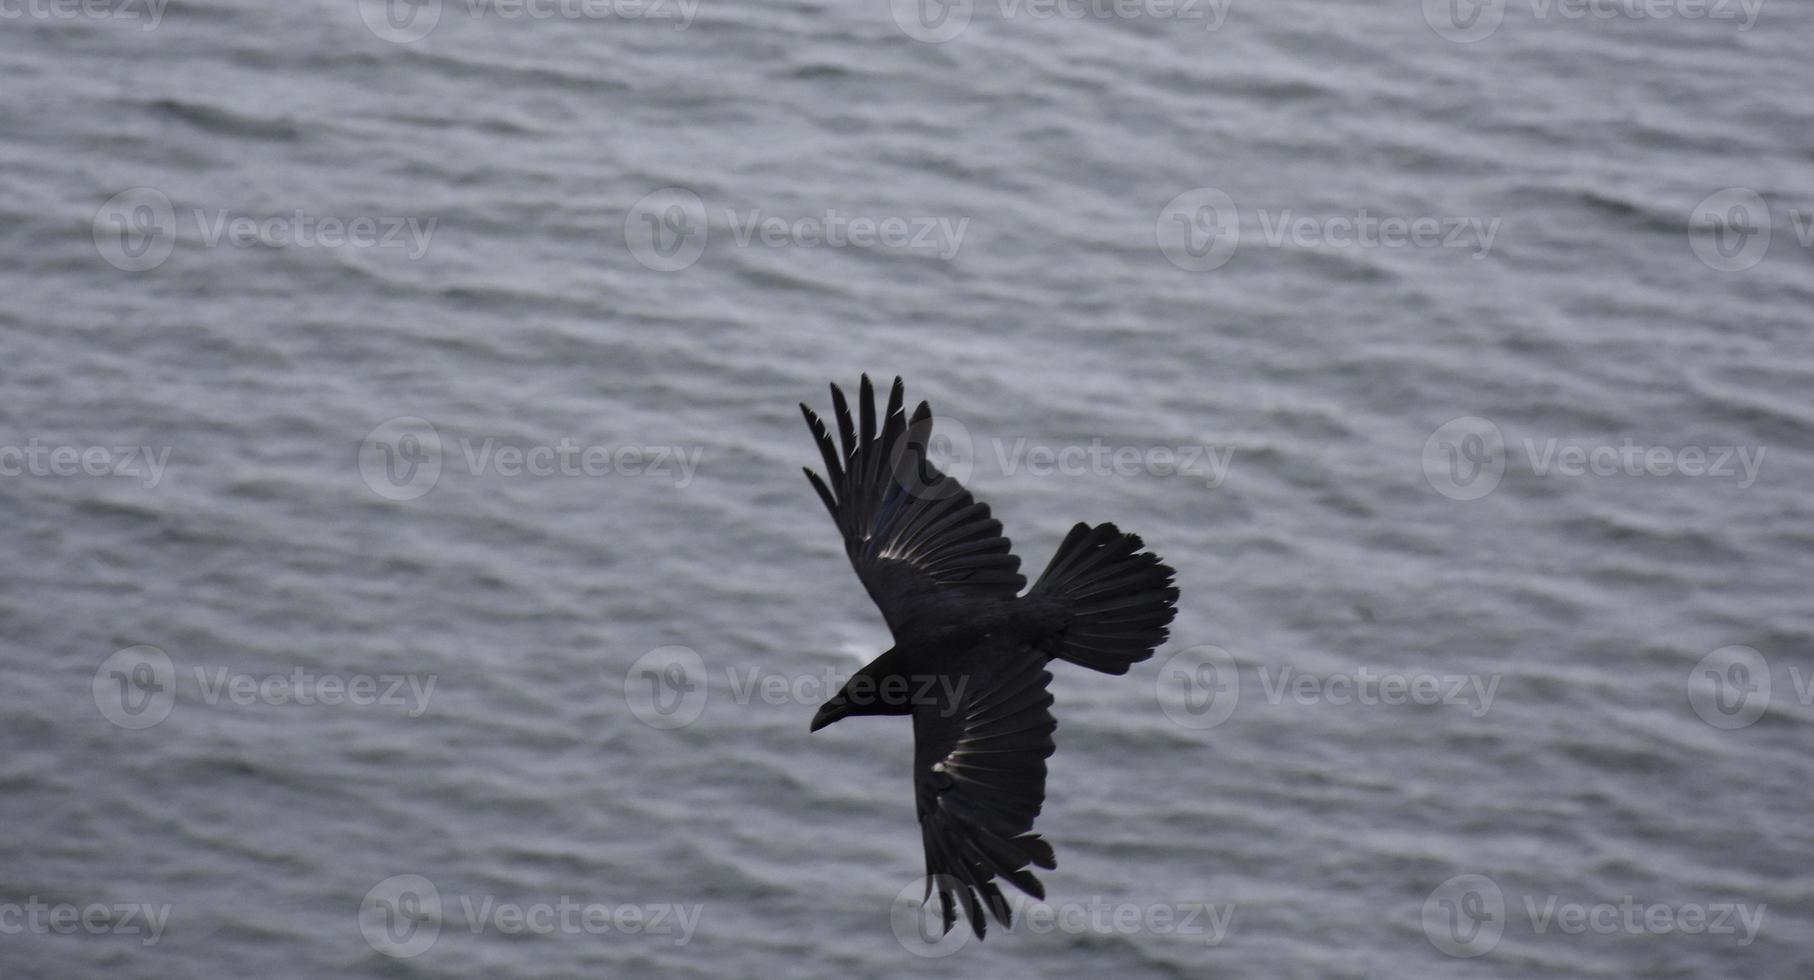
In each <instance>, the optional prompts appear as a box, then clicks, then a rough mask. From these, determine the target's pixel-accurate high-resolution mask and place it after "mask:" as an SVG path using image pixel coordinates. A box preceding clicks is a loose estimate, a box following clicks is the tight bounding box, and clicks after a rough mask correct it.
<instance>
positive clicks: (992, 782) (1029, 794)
mask: <svg viewBox="0 0 1814 980" xmlns="http://www.w3.org/2000/svg"><path fill="white" fill-rule="evenodd" d="M831 395H832V405H833V408H834V410H835V420H836V423H837V426H838V436H839V443H841V448H840V445H839V444H834V443H833V442H832V439H831V435H830V433H829V432H828V431H827V430H826V428H825V425H824V424H823V423H822V422H820V421H819V417H818V416H817V415H815V414H814V413H813V411H812V409H810V408H808V407H807V406H805V405H801V406H800V408H801V411H802V412H804V413H805V415H806V421H807V425H808V426H809V427H810V428H811V429H812V432H813V436H814V439H815V440H816V441H817V442H818V445H819V451H820V454H821V456H822V457H823V459H824V462H825V468H826V471H827V477H828V479H821V478H820V477H819V476H818V474H816V473H814V472H813V471H812V470H810V469H808V470H807V471H806V475H807V477H808V479H810V480H811V481H812V484H813V488H814V489H815V490H816V491H818V494H819V497H820V499H821V500H823V501H824V503H825V506H826V509H828V510H829V511H831V515H832V518H833V520H835V521H836V522H837V524H838V529H839V531H840V532H841V533H842V534H843V536H844V543H845V551H846V553H847V554H848V555H849V557H850V561H851V565H852V566H853V567H854V568H855V569H856V572H857V577H858V578H859V579H861V580H862V582H863V585H864V588H866V589H867V590H868V591H869V594H870V597H871V598H873V599H874V600H875V602H876V605H877V606H878V607H879V608H880V609H881V611H882V617H883V619H885V620H886V621H887V623H888V628H889V630H890V631H891V632H892V633H893V634H894V639H895V643H894V646H893V647H892V648H890V649H889V650H888V651H886V652H884V653H883V654H882V655H881V656H879V657H877V658H876V659H875V660H874V661H872V662H871V663H869V664H868V665H867V666H865V667H864V668H863V669H862V670H860V671H858V672H857V673H856V675H855V676H853V677H852V678H851V680H850V681H849V683H847V684H845V686H844V688H843V689H842V690H840V691H839V692H838V694H837V695H836V696H834V697H833V698H831V699H830V700H829V701H827V702H826V703H825V704H824V705H823V706H821V707H820V708H819V711H818V713H817V714H816V715H815V716H814V717H813V721H812V730H813V731H818V730H819V729H821V728H824V727H825V726H826V725H829V724H831V723H833V722H835V721H838V720H839V719H842V718H846V717H851V716H858V715H912V716H913V742H914V764H913V773H914V780H913V781H914V800H915V805H916V812H917V813H918V816H919V820H920V829H921V839H922V842H923V843H924V845H925V850H926V873H927V875H928V876H929V880H928V884H927V890H928V894H930V892H931V891H932V890H933V889H935V888H936V890H937V891H938V895H939V901H940V906H941V909H942V912H943V917H944V924H945V928H946V929H947V930H948V929H950V928H951V926H952V925H953V924H954V922H955V919H956V911H955V902H954V899H955V900H957V901H961V902H962V903H963V905H964V909H965V912H966V913H967V915H968V916H969V918H970V924H971V928H972V929H973V930H974V931H975V932H976V935H977V936H978V937H981V936H982V935H983V933H984V926H985V921H986V920H985V914H984V906H985V905H986V906H987V908H988V911H989V912H991V913H993V914H994V916H995V918H996V919H997V920H998V921H1000V922H1002V923H1003V924H1004V925H1005V924H1008V923H1009V922H1010V921H1011V915H1010V911H1009V908H1008V904H1007V901H1006V899H1004V898H1003V896H1002V893H1001V889H1000V888H999V887H998V886H997V885H996V884H995V879H998V878H999V879H1002V880H1006V881H1008V882H1010V883H1012V884H1013V885H1014V886H1015V887H1017V888H1020V889H1021V890H1023V891H1025V892H1027V893H1028V894H1030V895H1033V896H1034V897H1036V898H1043V897H1044V896H1045V891H1044V888H1043V886H1042V885H1041V884H1040V882H1039V879H1038V878H1036V877H1034V875H1033V873H1032V872H1031V871H1029V870H1028V866H1029V865H1033V866H1038V867H1041V868H1048V869H1050V868H1052V867H1054V866H1055V860H1054V856H1053V854H1052V848H1051V845H1049V844H1047V843H1046V841H1045V840H1044V839H1043V838H1041V837H1040V836H1039V835H1038V834H1035V833H1033V832H1032V829H1033V821H1034V818H1036V817H1037V816H1038V815H1039V811H1040V807H1041V806H1042V805H1043V803H1044V801H1045V776H1046V767H1045V760H1046V758H1047V757H1048V756H1050V755H1051V754H1052V750H1053V741H1052V733H1053V731H1054V729H1056V727H1057V722H1056V721H1054V720H1053V718H1052V713H1051V705H1052V696H1051V694H1050V693H1048V692H1047V690H1046V684H1047V682H1048V681H1050V680H1051V677H1052V675H1051V674H1050V673H1049V672H1047V670H1046V665H1047V664H1048V663H1049V662H1050V661H1052V660H1055V659H1056V660H1065V661H1068V662H1071V663H1075V664H1078V665H1081V666H1084V667H1089V668H1091V669H1093V670H1099V671H1102V672H1104V673H1109V674H1123V673H1126V672H1127V670H1128V668H1129V667H1130V666H1131V665H1133V664H1135V663H1138V662H1139V661H1141V660H1145V659H1146V658H1148V657H1150V656H1152V653H1153V649H1154V648H1155V647H1157V646H1158V645H1159V644H1160V643H1162V642H1164V640H1165V637H1166V632H1167V631H1166V627H1167V625H1168V624H1169V623H1170V622H1171V619H1172V615H1173V611H1174V610H1173V607H1172V604H1173V602H1174V601H1175V600H1176V599H1177V596H1178V590H1177V589H1176V588H1173V587H1172V584H1171V576H1172V571H1171V569H1170V568H1167V567H1166V566H1165V565H1164V564H1162V563H1161V562H1160V561H1159V559H1158V557H1157V556H1155V555H1153V554H1151V553H1147V552H1143V551H1141V550H1140V549H1141V547H1142V545H1141V542H1140V539H1139V538H1138V537H1136V536H1134V535H1131V534H1123V533H1121V532H1120V531H1119V530H1118V529H1116V527H1115V526H1114V525H1112V524H1103V525H1098V526H1096V527H1091V526H1089V525H1087V524H1078V525H1076V526H1075V527H1073V528H1071V532H1070V534H1069V535H1068V536H1067V537H1066V538H1065V540H1064V543H1063V544H1061V545H1059V547H1058V551H1057V553H1056V554H1055V555H1053V557H1052V561H1051V564H1050V565H1048V566H1047V568H1046V570H1045V572H1044V574H1042V575H1041V576H1040V579H1039V581H1038V582H1035V583H1034V585H1033V588H1032V589H1030V590H1028V591H1027V592H1026V594H1024V595H1022V594H1021V590H1022V589H1023V588H1024V587H1025V586H1026V578H1025V577H1024V576H1022V575H1021V573H1020V559H1019V558H1016V557H1015V556H1014V554H1013V552H1012V550H1011V546H1010V544H1009V542H1008V539H1007V538H1006V537H1003V536H1002V533H1001V522H1000V521H997V520H995V519H994V518H992V517H990V516H989V507H988V505H987V504H982V503H978V502H976V500H975V499H974V498H973V497H972V496H971V495H970V493H969V491H967V490H965V489H964V488H963V487H962V486H961V485H959V484H958V482H957V481H956V480H954V479H952V478H950V477H948V476H946V475H944V474H943V473H940V472H938V470H937V469H936V468H934V467H933V466H932V465H931V463H930V462H929V461H928V460H927V459H926V446H927V444H928V441H929V439H930V437H931V432H932V413H931V410H930V409H929V408H927V406H926V404H925V403H924V402H921V403H920V405H919V407H918V408H917V409H916V410H915V411H914V414H913V418H912V420H911V421H909V420H908V419H907V417H906V415H905V414H904V413H903V411H902V408H903V397H904V392H903V389H902V386H901V382H900V380H899V379H896V380H895V383H894V386H893V388H892V389H891V390H890V392H889V399H888V407H887V410H886V411H885V412H884V413H883V414H882V417H881V418H880V419H879V420H878V419H877V417H876V413H875V395H874V392H873V390H872V389H871V387H870V384H869V379H868V378H867V377H865V378H864V379H863V383H862V392H861V397H860V399H859V406H858V407H859V412H860V416H859V418H860V426H859V420H858V419H857V418H853V417H852V416H851V413H850V410H849V407H848V406H847V405H846V403H845V400H844V394H843V392H841V391H839V390H838V388H837V386H836V385H833V386H832V389H831ZM878 422H879V423H880V425H879V427H878Z"/></svg>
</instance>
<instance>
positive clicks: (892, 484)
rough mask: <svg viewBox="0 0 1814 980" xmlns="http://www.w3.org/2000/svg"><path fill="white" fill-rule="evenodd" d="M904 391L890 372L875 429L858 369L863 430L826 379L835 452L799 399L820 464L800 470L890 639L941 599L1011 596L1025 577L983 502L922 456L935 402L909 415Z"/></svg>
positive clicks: (871, 393) (928, 617)
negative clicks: (820, 466)
mask: <svg viewBox="0 0 1814 980" xmlns="http://www.w3.org/2000/svg"><path fill="white" fill-rule="evenodd" d="M904 397H905V390H904V389H903V387H902V385H901V380H900V379H899V378H896V379H895V381H894V387H893V389H891V390H890V391H889V393H888V410H887V411H886V412H884V413H883V415H882V418H881V429H880V430H879V431H878V430H877V428H876V421H877V420H876V414H875V390H874V389H873V388H872V387H871V386H870V384H869V376H868V375H864V376H863V384H862V391H861V395H860V398H859V403H858V411H859V413H860V419H861V428H859V427H858V424H857V422H856V421H854V420H852V418H851V415H850V407H849V406H848V405H847V404H845V401H844V393H843V392H842V391H839V390H838V386H837V385H832V386H831V402H832V408H833V410H834V414H835V420H836V423H837V426H838V438H839V441H840V442H841V443H842V449H841V450H840V447H839V446H838V445H835V444H833V442H832V439H831V434H830V433H829V432H827V431H826V428H825V423H824V422H822V421H820V420H819V416H817V415H815V414H814V413H813V410H812V409H810V408H808V407H807V406H806V405H805V404H802V405H801V406H800V411H801V412H803V413H804V414H805V415H806V424H807V426H808V427H809V428H811V429H812V433H813V439H814V440H815V441H817V442H818V444H819V453H820V455H821V456H823V457H824V459H825V470H826V479H820V478H819V475H818V474H817V473H814V472H813V471H812V469H811V468H810V467H809V468H807V470H806V478H807V479H809V480H811V481H812V485H813V489H814V490H817V491H818V492H819V499H821V500H823V501H824V502H825V507H826V509H827V510H829V511H831V516H832V520H834V521H836V522H837V524H838V530H839V531H840V532H841V533H842V534H843V535H844V550H845V552H846V553H847V554H849V555H850V563H851V565H852V566H854V567H855V568H856V570H857V578H859V579H861V580H862V581H863V587H864V588H865V589H868V590H869V596H870V598H872V599H874V600H875V604H876V605H877V606H878V607H880V608H881V610H882V618H883V619H884V620H886V621H887V623H888V628H889V629H890V630H892V631H893V632H894V634H895V636H896V637H900V636H901V635H902V634H903V633H904V632H909V631H911V629H912V626H913V624H914V622H915V621H916V620H925V621H927V622H928V623H929V624H934V623H936V622H937V620H939V619H940V618H941V616H940V615H939V613H938V610H939V608H940V607H941V606H945V607H948V606H949V605H950V604H951V603H953V602H959V601H962V600H975V599H1007V598H1012V597H1014V596H1015V595H1018V594H1019V593H1020V590H1021V589H1022V588H1023V587H1025V586H1026V584H1027V580H1026V577H1025V576H1023V575H1021V574H1020V559H1019V558H1016V557H1015V556H1014V555H1013V553H1012V552H1011V551H1010V547H1011V545H1010V544H1009V542H1008V539H1007V538H1005V537H1003V536H1002V533H1001V522H1000V521H998V520H995V519H994V518H992V517H990V516H989V505H988V504H983V503H978V502H977V501H976V499H975V498H974V497H972V496H971V495H970V492H969V491H968V490H965V489H964V488H963V486H962V485H961V484H959V483H958V481H957V480H956V479H954V478H952V477H950V476H948V475H946V474H944V473H941V472H939V471H938V469H937V468H935V467H934V466H933V465H932V463H931V461H930V460H928V459H927V458H926V446H927V445H928V442H929V440H930V439H931V437H932V410H931V409H930V408H928V407H927V405H926V403H925V402H921V403H920V405H919V407H918V408H917V409H915V410H914V412H913V418H912V420H911V421H910V420H908V418H907V417H906V415H905V414H904V413H903V412H902V401H903V398H904Z"/></svg>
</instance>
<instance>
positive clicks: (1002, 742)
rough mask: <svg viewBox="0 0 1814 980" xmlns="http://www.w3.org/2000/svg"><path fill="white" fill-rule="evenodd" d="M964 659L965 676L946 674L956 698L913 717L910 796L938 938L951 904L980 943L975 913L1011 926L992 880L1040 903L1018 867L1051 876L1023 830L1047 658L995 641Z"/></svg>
mask: <svg viewBox="0 0 1814 980" xmlns="http://www.w3.org/2000/svg"><path fill="white" fill-rule="evenodd" d="M968 659H969V660H970V665H971V669H970V670H969V672H968V673H964V674H957V675H952V676H956V677H958V678H960V679H961V680H962V682H963V683H962V688H961V689H960V690H955V691H952V690H944V691H941V692H940V695H939V697H938V698H937V699H936V703H933V704H928V705H922V706H920V707H918V708H916V710H915V711H914V716H913V755H914V760H913V790H914V800H915V804H916V808H917V810H918V811H919V817H920V836H921V839H922V841H923V842H924V844H925V847H926V874H927V875H928V882H927V886H926V891H927V895H928V896H930V895H931V893H932V892H933V891H934V890H935V889H936V890H937V892H938V896H939V910H940V913H941V915H942V917H943V920H944V929H945V931H946V932H949V931H950V930H951V927H952V925H953V923H954V922H955V921H956V917H957V912H956V904H957V902H960V901H961V902H962V903H963V906H964V912H965V914H966V915H967V916H968V917H969V919H970V928H971V929H972V930H973V931H974V932H975V933H976V935H977V938H979V939H980V938H982V935H983V933H984V932H985V931H986V927H987V921H986V918H985V915H984V907H985V906H986V907H987V909H988V911H989V912H990V913H992V914H993V915H994V916H995V919H996V921H998V922H1000V923H1001V924H1002V925H1004V926H1007V925H1011V924H1012V913H1011V910H1010V909H1009V907H1008V903H1007V900H1006V899H1005V898H1003V897H1002V893H1001V888H1000V887H999V886H997V885H996V884H995V882H994V881H993V880H992V879H995V878H1000V879H1003V880H1005V881H1007V882H1010V883H1011V884H1013V885H1014V886H1015V887H1017V888H1019V889H1020V890H1021V891H1024V892H1026V893H1027V894H1029V895H1032V896H1033V897H1034V898H1038V899H1043V898H1045V895H1046V893H1045V886H1043V885H1041V884H1040V882H1039V879H1038V878H1036V877H1034V875H1033V872H1032V871H1030V870H1028V867H1027V866H1028V865H1037V866H1038V867H1041V868H1046V869H1048V870H1049V869H1051V868H1053V867H1056V862H1055V861H1054V859H1053V855H1052V846H1051V845H1050V844H1048V843H1046V841H1045V839H1044V838H1042V837H1040V836H1039V835H1038V834H1035V833H1032V829H1033V820H1034V818H1035V817H1037V816H1039V809H1040V807H1041V806H1042V805H1043V804H1044V802H1045V796H1046V758H1047V757H1048V756H1050V755H1051V754H1052V747H1053V745H1052V732H1053V730H1054V729H1056V728H1057V727H1058V723H1057V722H1056V721H1054V720H1053V718H1052V711H1051V708H1052V695H1051V693H1050V692H1049V691H1047V690H1046V684H1047V682H1049V681H1051V679H1052V675H1051V674H1050V673H1049V672H1047V670H1046V669H1045V665H1046V662H1047V660H1048V659H1049V653H1048V652H1047V651H1043V650H1039V649H1036V648H1034V647H1032V646H1029V645H1027V644H1025V643H1022V642H1020V641H1018V640H1012V639H1006V638H1004V639H1002V640H999V641H996V642H995V643H994V644H984V645H983V646H981V647H979V648H978V649H976V650H975V651H974V652H973V655H972V656H971V657H970V658H968ZM953 686H954V687H955V686H956V685H953ZM954 900H955V901H954Z"/></svg>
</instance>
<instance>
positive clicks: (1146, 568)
mask: <svg viewBox="0 0 1814 980" xmlns="http://www.w3.org/2000/svg"><path fill="white" fill-rule="evenodd" d="M1143 547H1145V545H1144V544H1143V543H1142V542H1141V540H1140V536H1139V535H1137V534H1123V533H1122V532H1121V529H1120V528H1117V527H1116V526H1115V525H1113V524H1098V525H1096V526H1095V527H1091V526H1089V525H1088V524H1081V523H1080V524H1078V525H1077V526H1075V527H1073V528H1071V533H1070V534H1068V535H1066V536H1065V539H1064V543H1063V544H1061V545H1059V546H1058V553H1057V554H1054V555H1053V556H1052V563H1051V564H1050V565H1047V566H1046V570H1045V572H1044V573H1043V574H1041V575H1040V576H1039V581H1037V582H1035V583H1033V589H1032V591H1031V592H1030V593H1029V595H1038V596H1043V597H1045V598H1047V599H1052V600H1056V601H1058V602H1061V603H1063V604H1064V606H1065V607H1066V609H1067V611H1068V612H1069V613H1070V621H1069V623H1068V624H1067V625H1066V626H1065V627H1064V631H1063V632H1062V633H1061V634H1060V635H1059V643H1058V648H1057V649H1056V650H1055V651H1054V652H1053V654H1052V656H1053V657H1055V658H1057V659H1059V660H1065V661H1069V662H1070V663H1074V664H1077V665H1078V666H1080V667H1088V668H1090V669H1091V670H1100V671H1102V672H1103V673H1105V674H1125V673H1127V670H1128V668H1129V667H1131V666H1133V665H1134V664H1137V663H1139V662H1140V661H1142V660H1145V659H1147V658H1148V657H1151V656H1152V655H1153V650H1155V649H1156V648H1157V647H1158V646H1159V644H1161V643H1164V642H1165V638H1166V637H1167V636H1168V635H1169V631H1168V630H1167V629H1166V627H1168V626H1169V625H1171V621H1172V616H1173V615H1174V614H1175V613H1176V612H1177V610H1176V609H1175V608H1174V607H1173V605H1172V604H1173V603H1174V602H1176V601H1177V598H1178V590H1177V588H1176V587H1175V586H1173V585H1172V570H1171V568H1169V567H1167V566H1166V564H1165V563H1164V562H1162V561H1160V560H1159V556H1158V555H1155V554H1153V553H1152V552H1150V551H1142V550H1140V549H1141V548H1143Z"/></svg>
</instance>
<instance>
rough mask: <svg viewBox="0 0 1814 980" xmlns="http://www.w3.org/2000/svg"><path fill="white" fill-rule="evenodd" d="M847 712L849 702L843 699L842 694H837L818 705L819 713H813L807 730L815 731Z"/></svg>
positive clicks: (848, 710) (848, 712) (848, 711)
mask: <svg viewBox="0 0 1814 980" xmlns="http://www.w3.org/2000/svg"><path fill="white" fill-rule="evenodd" d="M848 714H850V702H849V701H846V700H844V696H843V695H839V696H837V697H835V698H832V699H831V700H830V701H827V702H825V703H824V704H822V705H820V706H819V713H818V714H816V715H813V727H811V728H810V729H807V730H808V731H813V732H816V731H818V730H819V729H821V728H824V727H825V726H826V725H829V724H831V723H832V722H834V721H837V720H838V719H839V718H842V717H844V716H845V715H848Z"/></svg>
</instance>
